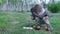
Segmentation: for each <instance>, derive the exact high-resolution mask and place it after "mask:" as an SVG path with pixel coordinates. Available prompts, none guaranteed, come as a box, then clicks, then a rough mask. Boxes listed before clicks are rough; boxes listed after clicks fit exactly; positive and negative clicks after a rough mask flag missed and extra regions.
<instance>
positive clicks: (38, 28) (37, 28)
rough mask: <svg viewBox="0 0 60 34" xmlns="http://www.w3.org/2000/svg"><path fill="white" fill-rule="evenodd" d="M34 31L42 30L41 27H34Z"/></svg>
mask: <svg viewBox="0 0 60 34" xmlns="http://www.w3.org/2000/svg"><path fill="white" fill-rule="evenodd" d="M33 29H35V30H40V29H41V27H40V26H33Z"/></svg>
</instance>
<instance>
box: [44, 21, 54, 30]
mask: <svg viewBox="0 0 60 34" xmlns="http://www.w3.org/2000/svg"><path fill="white" fill-rule="evenodd" d="M45 23H46V25H47V27H48V28H50V30H52V29H53V28H52V26H51V24H50V22H49V20H45Z"/></svg>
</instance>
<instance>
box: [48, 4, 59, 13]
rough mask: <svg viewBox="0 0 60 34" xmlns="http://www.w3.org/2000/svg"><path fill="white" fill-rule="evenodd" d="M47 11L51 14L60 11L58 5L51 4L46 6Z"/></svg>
mask: <svg viewBox="0 0 60 34" xmlns="http://www.w3.org/2000/svg"><path fill="white" fill-rule="evenodd" d="M48 9H49V11H51V12H52V13H57V12H59V11H60V3H51V4H48Z"/></svg>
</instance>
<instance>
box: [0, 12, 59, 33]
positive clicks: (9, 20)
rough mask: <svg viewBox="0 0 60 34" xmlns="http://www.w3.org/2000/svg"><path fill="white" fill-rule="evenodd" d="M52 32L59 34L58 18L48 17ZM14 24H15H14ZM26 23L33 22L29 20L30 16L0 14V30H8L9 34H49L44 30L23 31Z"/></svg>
mask: <svg viewBox="0 0 60 34" xmlns="http://www.w3.org/2000/svg"><path fill="white" fill-rule="evenodd" d="M49 20H50V22H51V24H52V26H53V28H54V31H53V34H60V18H57V17H50V18H49ZM15 22H16V23H15ZM26 23H32V24H34V23H35V22H34V21H32V20H31V18H30V15H29V14H27V13H16V12H0V28H4V29H8V31H9V32H7V33H10V34H47V33H48V34H49V33H50V32H46V31H45V30H44V29H42V30H41V31H37V30H24V29H23V28H22V27H23V26H24V25H25V24H26Z"/></svg>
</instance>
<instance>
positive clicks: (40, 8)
mask: <svg viewBox="0 0 60 34" xmlns="http://www.w3.org/2000/svg"><path fill="white" fill-rule="evenodd" d="M41 10H42V7H41V6H40V5H39V4H36V5H35V6H34V7H33V12H35V13H38V12H40V11H41Z"/></svg>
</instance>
